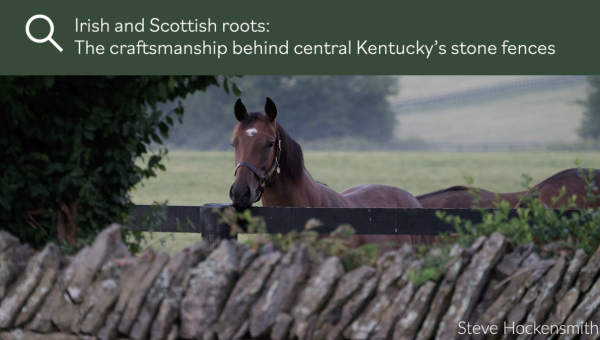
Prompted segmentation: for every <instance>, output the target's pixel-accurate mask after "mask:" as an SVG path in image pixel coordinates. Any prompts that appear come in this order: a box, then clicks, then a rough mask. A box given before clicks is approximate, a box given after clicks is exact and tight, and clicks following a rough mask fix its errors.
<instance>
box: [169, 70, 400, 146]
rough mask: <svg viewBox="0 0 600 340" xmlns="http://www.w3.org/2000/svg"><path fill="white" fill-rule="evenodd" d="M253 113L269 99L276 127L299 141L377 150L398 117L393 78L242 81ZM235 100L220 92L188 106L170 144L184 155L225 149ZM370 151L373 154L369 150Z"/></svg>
mask: <svg viewBox="0 0 600 340" xmlns="http://www.w3.org/2000/svg"><path fill="white" fill-rule="evenodd" d="M236 84H237V85H239V87H240V88H241V89H242V90H243V91H244V92H243V94H242V100H243V101H244V104H245V106H246V107H247V108H248V110H249V111H263V108H264V105H265V98H266V97H270V98H271V99H273V101H274V102H275V104H276V105H277V110H278V112H279V114H278V116H277V121H278V122H279V123H280V124H281V125H282V126H283V127H284V128H285V129H286V131H287V132H288V133H290V135H291V136H292V137H293V138H294V139H296V140H298V141H300V142H307V141H311V142H314V143H317V144H318V143H325V144H328V145H329V144H330V143H331V141H332V140H336V139H340V138H342V137H346V141H342V142H341V143H342V144H346V143H347V142H348V141H350V142H354V143H359V144H365V143H366V144H369V145H373V144H374V145H379V144H381V143H387V142H390V141H391V140H393V137H394V129H395V127H396V121H397V120H396V117H395V116H394V114H393V112H392V111H391V109H390V106H389V103H388V101H387V100H386V96H388V95H390V94H392V93H396V91H397V88H396V86H397V84H396V78H394V77H383V76H244V77H242V78H241V79H239V80H237V79H236ZM235 100H236V97H235V96H234V95H227V94H225V93H224V92H223V91H217V90H216V89H213V90H209V91H208V92H207V96H203V97H202V100H201V101H200V100H198V99H197V97H196V96H193V97H190V98H189V99H188V100H186V101H185V103H184V105H185V106H186V121H185V124H184V125H182V126H177V127H176V128H175V129H174V130H173V133H172V136H171V137H172V138H171V139H170V140H169V143H170V144H172V145H174V146H177V147H180V148H186V149H213V150H214V149H227V148H229V143H230V142H229V139H230V138H231V132H232V130H233V127H234V126H235V124H236V123H237V120H236V119H235V117H234V115H233V105H234V103H235ZM371 149H372V148H371Z"/></svg>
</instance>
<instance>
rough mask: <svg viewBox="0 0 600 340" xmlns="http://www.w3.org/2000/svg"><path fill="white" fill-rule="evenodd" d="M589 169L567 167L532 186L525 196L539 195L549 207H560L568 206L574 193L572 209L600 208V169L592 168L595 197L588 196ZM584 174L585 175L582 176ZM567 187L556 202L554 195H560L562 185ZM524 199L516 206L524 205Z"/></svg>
mask: <svg viewBox="0 0 600 340" xmlns="http://www.w3.org/2000/svg"><path fill="white" fill-rule="evenodd" d="M589 171H590V170H588V169H579V168H573V169H567V170H563V171H561V172H559V173H556V174H554V175H552V176H550V177H548V178H547V179H545V180H543V181H541V182H540V183H538V184H537V185H535V186H534V187H533V188H531V189H530V190H529V191H527V193H526V194H525V197H532V196H536V195H537V197H538V199H539V201H540V203H543V204H545V205H546V206H548V207H549V208H552V209H559V208H561V207H563V206H567V204H568V199H569V198H570V197H572V196H573V195H577V199H576V200H575V206H574V207H572V209H585V208H598V207H600V192H599V191H598V188H597V186H598V185H597V183H598V180H599V179H600V170H598V169H591V172H592V176H593V178H591V181H594V182H595V183H596V184H595V185H594V187H595V190H593V191H592V195H593V196H594V197H595V199H592V198H591V197H590V198H588V197H587V190H586V185H585V180H584V177H587V176H589V174H590V173H589ZM582 176H583V177H582ZM563 186H564V187H565V194H564V195H562V196H561V197H560V198H559V199H558V200H557V201H556V202H553V200H552V198H553V197H558V196H559V195H560V192H561V189H562V187H563ZM522 201H523V199H521V201H519V203H518V204H517V206H516V207H520V206H521V205H522Z"/></svg>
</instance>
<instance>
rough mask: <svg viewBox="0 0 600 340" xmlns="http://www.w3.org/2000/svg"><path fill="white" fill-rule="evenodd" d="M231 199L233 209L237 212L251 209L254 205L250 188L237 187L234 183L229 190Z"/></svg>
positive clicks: (245, 186) (244, 186)
mask: <svg viewBox="0 0 600 340" xmlns="http://www.w3.org/2000/svg"><path fill="white" fill-rule="evenodd" d="M229 198H231V202H232V203H233V207H234V208H235V209H236V210H241V209H245V208H249V207H250V206H251V205H252V203H254V200H253V199H252V194H251V192H250V187H248V186H247V185H236V184H235V183H234V184H233V185H232V186H231V189H230V190H229Z"/></svg>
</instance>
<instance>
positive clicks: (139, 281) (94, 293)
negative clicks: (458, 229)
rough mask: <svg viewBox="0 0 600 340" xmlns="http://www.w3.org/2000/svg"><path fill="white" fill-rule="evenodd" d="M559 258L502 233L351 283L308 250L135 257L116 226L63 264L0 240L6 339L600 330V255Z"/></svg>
mask: <svg viewBox="0 0 600 340" xmlns="http://www.w3.org/2000/svg"><path fill="white" fill-rule="evenodd" d="M557 249H558V248H557ZM554 254H555V255H554V256H552V257H551V258H547V259H543V258H542V257H541V256H540V255H539V254H538V253H537V252H536V251H535V247H534V246H533V244H528V245H523V246H518V247H514V246H513V245H512V244H511V242H510V241H509V240H506V239H505V238H504V237H503V236H502V235H500V234H497V233H495V234H492V235H491V236H490V237H487V238H486V237H481V238H479V239H477V240H476V241H475V243H473V245H471V246H470V247H468V248H462V247H459V246H455V247H454V248H453V249H452V251H451V254H450V255H451V259H450V261H449V262H448V263H447V264H446V265H445V267H444V268H443V272H442V273H441V275H440V276H439V280H437V281H428V282H425V283H424V284H422V285H417V284H415V281H414V280H413V279H412V275H413V274H415V273H418V272H419V271H420V270H421V266H422V260H421V259H420V258H418V257H417V256H415V254H413V252H412V249H411V247H403V248H400V249H399V250H397V251H391V252H387V253H385V254H383V255H381V256H380V257H379V259H378V261H377V263H376V265H375V266H374V267H371V266H363V267H360V268H357V269H354V270H351V271H349V272H345V271H344V269H343V266H342V262H341V260H340V259H339V258H337V257H330V258H325V259H324V258H320V257H319V258H315V259H313V258H311V256H310V255H309V249H308V248H307V246H306V245H304V244H298V245H295V246H292V247H291V249H290V250H289V251H288V252H282V251H280V250H278V249H275V248H274V247H273V246H272V245H266V246H264V247H263V248H262V249H261V251H260V252H258V253H256V252H253V251H252V249H250V248H248V247H246V246H244V245H241V244H238V243H237V242H235V241H230V240H224V241H222V242H221V243H220V244H219V246H218V247H217V248H216V249H215V250H214V251H212V252H209V247H207V246H206V245H205V244H204V243H202V242H200V243H198V244H196V245H194V246H192V247H190V248H187V249H185V250H183V251H181V252H179V253H177V254H175V255H174V256H173V257H170V256H169V255H167V254H166V253H158V254H157V253H154V252H153V251H146V252H144V253H142V254H140V255H139V256H136V257H132V256H131V255H130V254H129V252H128V251H127V249H126V247H125V245H124V244H123V243H122V241H121V235H120V229H119V226H117V225H113V226H111V227H109V228H107V229H105V230H104V231H103V232H102V233H101V234H100V235H99V236H98V238H97V239H96V240H95V242H94V244H93V245H91V246H89V247H86V248H84V249H82V250H81V251H80V252H79V253H78V254H76V255H75V256H73V257H72V258H66V257H64V256H62V255H61V254H60V251H59V250H58V249H57V247H56V246H54V245H52V244H49V245H47V246H46V247H45V248H44V249H43V250H42V251H40V252H38V253H35V252H33V251H31V250H30V249H29V247H28V246H27V245H23V244H21V243H20V242H19V241H18V240H17V239H16V238H15V237H13V236H11V235H9V234H8V233H6V232H0V339H2V340H6V339H24V340H27V339H50V340H52V339H65V340H70V339H84V338H85V339H101V340H108V339H118V338H129V339H136V340H142V339H151V340H161V339H205V340H207V339H250V338H259V339H277V340H279V339H281V340H283V339H299V340H302V339H313V340H341V339H351V340H359V339H361V340H362V339H377V340H379V339H402V340H408V339H417V340H427V339H459V338H460V339H467V338H472V339H484V338H490V339H494V338H501V337H504V338H507V339H512V338H517V339H531V338H535V339H536V340H541V339H545V338H547V336H541V335H536V336H533V335H527V334H510V333H509V334H504V332H499V334H496V335H494V334H487V335H484V334H471V335H466V334H465V335H461V334H459V332H460V330H461V329H460V327H459V324H460V322H465V323H466V322H470V323H472V324H479V325H488V326H489V325H496V326H498V327H499V329H502V325H503V324H504V323H505V322H507V323H509V324H512V323H513V322H514V323H515V325H533V324H553V325H560V324H564V323H566V324H571V325H576V324H581V323H582V322H586V321H592V322H594V323H596V324H600V308H598V307H599V306H600V279H598V274H599V269H600V249H599V250H597V251H596V253H595V254H593V255H592V256H591V257H590V258H589V259H588V257H587V255H586V254H585V253H584V252H583V251H581V250H578V251H576V252H575V253H574V254H573V257H572V258H570V257H569V256H568V255H567V253H566V252H564V251H560V250H557V251H555V252H554ZM432 255H434V256H435V255H436V254H435V253H434V254H432ZM573 337H574V335H573V334H570V335H569V334H566V335H560V336H559V337H558V338H559V339H571V338H573ZM582 338H583V339H596V336H588V335H586V336H582Z"/></svg>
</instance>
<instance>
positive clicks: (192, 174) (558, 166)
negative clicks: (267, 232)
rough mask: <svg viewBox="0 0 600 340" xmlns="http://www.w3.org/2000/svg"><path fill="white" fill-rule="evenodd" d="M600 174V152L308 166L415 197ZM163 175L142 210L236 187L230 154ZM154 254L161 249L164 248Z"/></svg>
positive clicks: (323, 161)
mask: <svg viewBox="0 0 600 340" xmlns="http://www.w3.org/2000/svg"><path fill="white" fill-rule="evenodd" d="M577 158H579V159H580V160H581V161H582V162H583V166H584V167H593V168H600V152H569V153H567V152H564V153H562V152H536V153H433V152H306V153H305V164H306V168H307V169H308V170H309V171H310V173H311V174H312V176H313V177H314V178H315V179H317V180H319V181H321V182H324V183H327V184H328V185H329V186H331V187H332V188H333V189H335V190H337V191H338V192H339V191H342V190H344V189H346V188H348V187H351V186H353V185H357V184H361V183H379V184H387V185H393V186H397V187H400V188H403V189H405V190H407V191H409V192H410V193H412V194H413V195H420V194H423V193H426V192H430V191H434V190H438V189H442V188H445V187H448V186H452V185H460V184H465V181H464V178H463V176H471V177H473V179H474V180H475V186H477V187H480V188H484V189H488V190H492V191H498V192H510V191H518V190H521V184H522V182H523V180H522V177H521V174H523V173H527V174H529V175H530V176H532V177H533V179H534V183H537V182H539V181H542V180H543V179H545V178H547V177H549V176H551V175H553V174H554V173H556V172H558V171H560V170H563V169H566V168H571V167H574V164H573V161H574V160H575V159H577ZM165 166H166V167H167V171H166V172H159V173H158V177H157V178H152V179H150V180H147V181H145V182H144V183H143V186H139V187H137V188H136V189H135V190H133V191H132V192H131V195H132V198H133V202H134V203H136V204H152V203H153V202H155V201H156V202H164V201H168V204H169V205H202V204H205V203H227V202H229V201H230V199H229V187H230V186H231V184H232V183H233V179H234V178H233V171H234V159H233V151H230V152H197V151H189V152H185V151H175V152H170V153H169V159H168V160H167V161H166V162H165ZM153 237H154V241H156V240H157V239H159V238H166V242H165V245H164V248H163V249H165V250H167V251H169V252H171V253H172V252H174V251H176V250H179V249H182V248H184V247H186V246H188V245H190V244H192V243H193V242H196V241H197V240H198V239H199V236H198V235H197V234H177V235H175V237H174V239H172V237H171V235H169V234H164V233H155V234H154V235H153ZM154 248H157V249H161V247H160V245H158V246H155V247H154Z"/></svg>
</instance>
